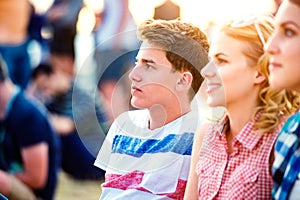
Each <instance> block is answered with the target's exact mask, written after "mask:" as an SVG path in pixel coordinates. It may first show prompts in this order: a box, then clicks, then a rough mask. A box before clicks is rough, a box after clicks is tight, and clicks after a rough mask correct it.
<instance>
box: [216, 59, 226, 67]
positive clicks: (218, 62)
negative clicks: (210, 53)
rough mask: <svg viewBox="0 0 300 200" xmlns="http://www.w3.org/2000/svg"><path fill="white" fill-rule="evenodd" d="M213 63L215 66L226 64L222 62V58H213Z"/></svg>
mask: <svg viewBox="0 0 300 200" xmlns="http://www.w3.org/2000/svg"><path fill="white" fill-rule="evenodd" d="M214 62H215V63H216V64H217V65H222V64H225V63H227V61H226V60H224V59H222V58H215V59H214Z"/></svg>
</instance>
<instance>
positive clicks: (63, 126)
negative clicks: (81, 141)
mask: <svg viewBox="0 0 300 200" xmlns="http://www.w3.org/2000/svg"><path fill="white" fill-rule="evenodd" d="M50 122H51V125H52V126H53V128H54V130H55V132H56V133H58V134H59V135H68V134H69V133H71V132H73V131H74V129H75V125H74V122H73V120H72V119H71V118H69V117H67V116H63V115H57V114H51V115H50Z"/></svg>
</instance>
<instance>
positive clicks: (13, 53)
mask: <svg viewBox="0 0 300 200" xmlns="http://www.w3.org/2000/svg"><path fill="white" fill-rule="evenodd" d="M30 12H31V10H30V4H29V2H28V0H1V1H0V53H1V54H2V57H3V59H4V60H5V62H6V63H7V68H8V74H9V76H10V78H11V80H12V81H13V83H15V84H17V85H18V86H20V88H21V89H24V88H26V86H27V84H28V82H29V79H30V73H31V66H30V57H29V54H28V52H27V47H28V43H29V37H28V24H29V19H30Z"/></svg>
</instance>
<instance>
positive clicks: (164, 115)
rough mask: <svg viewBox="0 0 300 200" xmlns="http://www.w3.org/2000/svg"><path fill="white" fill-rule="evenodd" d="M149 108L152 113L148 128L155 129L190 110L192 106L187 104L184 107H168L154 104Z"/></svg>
mask: <svg viewBox="0 0 300 200" xmlns="http://www.w3.org/2000/svg"><path fill="white" fill-rule="evenodd" d="M148 110H149V114H150V119H149V124H148V128H149V129H150V130H154V129H157V128H160V127H162V126H164V125H166V124H168V123H170V122H172V121H174V120H176V119H178V118H179V117H181V116H182V115H184V114H186V113H188V112H190V111H191V108H190V106H186V107H184V108H180V107H176V108H172V109H168V108H166V107H163V106H161V105H154V106H152V107H151V108H148Z"/></svg>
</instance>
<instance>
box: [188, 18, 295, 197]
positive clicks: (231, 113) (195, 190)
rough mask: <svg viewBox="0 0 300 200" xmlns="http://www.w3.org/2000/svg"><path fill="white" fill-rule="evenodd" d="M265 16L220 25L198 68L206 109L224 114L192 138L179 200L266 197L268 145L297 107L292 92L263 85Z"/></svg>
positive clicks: (269, 28) (265, 81)
mask: <svg viewBox="0 0 300 200" xmlns="http://www.w3.org/2000/svg"><path fill="white" fill-rule="evenodd" d="M272 32H273V23H272V20H271V19H267V18H265V17H264V18H261V19H260V18H249V19H246V20H241V21H234V22H230V23H228V24H225V25H224V26H222V27H221V29H220V30H219V31H218V32H216V35H215V37H214V38H213V40H212V44H211V47H210V50H209V56H210V59H211V61H210V62H209V63H208V64H207V65H206V66H205V67H204V68H203V69H202V71H201V74H202V75H203V76H204V78H205V84H206V92H207V100H206V101H207V103H208V105H209V106H212V107H217V106H224V107H225V108H226V110H227V114H226V116H225V117H224V118H223V119H222V120H220V121H219V122H216V123H211V124H207V125H205V126H202V127H200V129H199V130H198V132H197V134H196V135H195V140H194V146H193V153H192V161H191V170H190V175H189V179H188V184H187V190H186V193H185V194H186V195H185V199H187V200H191V199H206V200H207V199H270V198H271V190H272V176H271V170H270V169H271V163H272V160H273V159H272V158H273V156H272V155H273V153H272V152H273V151H272V150H273V145H274V143H275V140H276V138H277V136H278V133H279V131H280V129H281V127H282V126H281V125H282V122H283V121H285V119H286V118H287V116H289V115H291V114H292V113H294V112H295V110H296V109H297V108H296V106H297V105H294V104H293V100H294V98H296V97H295V95H294V93H291V92H286V91H284V90H282V91H279V90H273V89H271V88H270V87H269V83H268V79H267V77H268V58H267V56H265V55H264V49H263V48H264V44H265V41H266V40H267V39H268V37H269V36H270V35H271V33H272Z"/></svg>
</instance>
